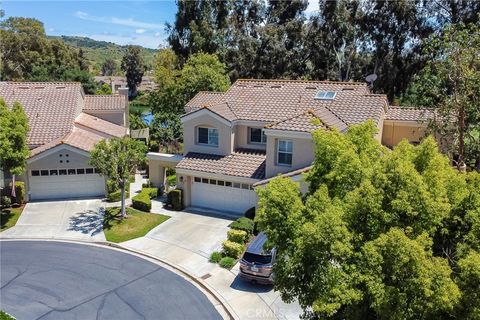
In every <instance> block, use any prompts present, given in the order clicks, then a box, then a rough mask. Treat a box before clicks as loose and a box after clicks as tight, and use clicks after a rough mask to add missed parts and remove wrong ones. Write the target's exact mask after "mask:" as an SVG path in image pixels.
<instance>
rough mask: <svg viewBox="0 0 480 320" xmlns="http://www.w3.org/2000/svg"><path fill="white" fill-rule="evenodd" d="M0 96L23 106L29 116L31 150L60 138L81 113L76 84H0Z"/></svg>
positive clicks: (78, 85) (79, 94)
mask: <svg viewBox="0 0 480 320" xmlns="http://www.w3.org/2000/svg"><path fill="white" fill-rule="evenodd" d="M0 97H2V98H3V99H5V101H6V102H7V104H9V105H11V104H13V103H14V102H15V101H18V102H20V103H21V104H22V106H23V108H24V109H25V113H26V114H27V117H28V120H29V121H28V122H29V126H30V132H29V134H28V144H29V147H30V148H31V149H33V148H36V147H38V146H40V145H43V144H45V143H48V142H50V141H52V140H54V139H56V138H59V137H63V136H65V135H66V134H67V133H69V132H70V131H71V130H72V127H73V121H74V120H75V118H76V117H77V116H78V114H80V112H81V109H82V103H83V90H82V87H81V84H80V83H77V82H58V83H57V82H0Z"/></svg>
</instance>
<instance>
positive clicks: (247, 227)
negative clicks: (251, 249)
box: [229, 217, 254, 234]
mask: <svg viewBox="0 0 480 320" xmlns="http://www.w3.org/2000/svg"><path fill="white" fill-rule="evenodd" d="M229 227H230V228H232V229H237V230H243V231H245V232H247V234H253V227H254V224H253V220H252V219H248V218H245V217H241V218H238V219H237V220H235V221H233V222H232V223H230V225H229Z"/></svg>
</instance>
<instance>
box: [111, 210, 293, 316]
mask: <svg viewBox="0 0 480 320" xmlns="http://www.w3.org/2000/svg"><path fill="white" fill-rule="evenodd" d="M152 212H154V213H162V214H167V215H170V216H172V218H171V219H169V220H168V221H167V222H165V223H163V224H161V225H160V226H158V227H157V228H155V229H153V230H151V231H150V232H149V233H148V234H147V235H146V236H145V237H141V238H137V239H133V240H130V241H126V242H123V243H120V245H121V246H122V247H124V248H126V249H129V250H133V251H137V252H140V253H144V254H147V255H150V256H153V257H155V258H158V259H160V260H162V261H164V262H166V263H168V264H171V265H172V266H174V267H176V268H178V269H180V270H182V271H183V272H185V273H187V274H189V275H190V276H192V277H194V278H195V279H196V280H197V281H200V282H203V283H204V284H205V285H206V286H208V287H209V289H210V290H213V291H215V292H216V293H217V294H218V295H219V296H221V297H222V298H223V300H224V301H223V302H224V303H225V304H227V305H228V308H229V310H230V311H232V312H233V313H235V315H236V318H237V319H298V318H299V315H300V314H301V308H300V306H299V305H298V304H296V303H294V304H286V303H284V302H283V301H282V300H281V299H280V297H279V294H278V293H277V292H274V291H273V289H272V288H271V287H269V286H260V285H253V284H250V283H247V282H244V281H242V280H240V279H239V278H238V277H237V274H238V272H239V271H238V264H237V265H236V266H235V267H234V268H233V269H232V270H227V269H224V268H221V267H219V266H218V265H217V264H213V263H210V262H208V259H209V256H210V253H211V252H213V251H215V250H220V249H221V243H222V241H223V240H224V239H225V238H226V231H227V230H228V224H230V222H231V221H230V220H228V219H224V218H220V217H211V216H202V215H198V214H194V213H187V212H175V211H168V210H165V209H163V206H162V204H161V202H159V201H154V202H153V203H152Z"/></svg>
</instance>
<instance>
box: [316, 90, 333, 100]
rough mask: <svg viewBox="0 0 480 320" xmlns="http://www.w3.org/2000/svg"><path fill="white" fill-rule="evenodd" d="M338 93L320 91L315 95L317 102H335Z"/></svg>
mask: <svg viewBox="0 0 480 320" xmlns="http://www.w3.org/2000/svg"><path fill="white" fill-rule="evenodd" d="M335 95H336V93H335V92H334V91H318V92H317V94H316V95H315V99H316V100H333V98H335Z"/></svg>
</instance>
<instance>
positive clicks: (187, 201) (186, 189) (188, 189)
mask: <svg viewBox="0 0 480 320" xmlns="http://www.w3.org/2000/svg"><path fill="white" fill-rule="evenodd" d="M180 177H183V182H180ZM177 188H180V189H182V193H183V205H184V206H185V207H189V206H190V205H191V204H192V177H191V176H187V175H178V174H177Z"/></svg>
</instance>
